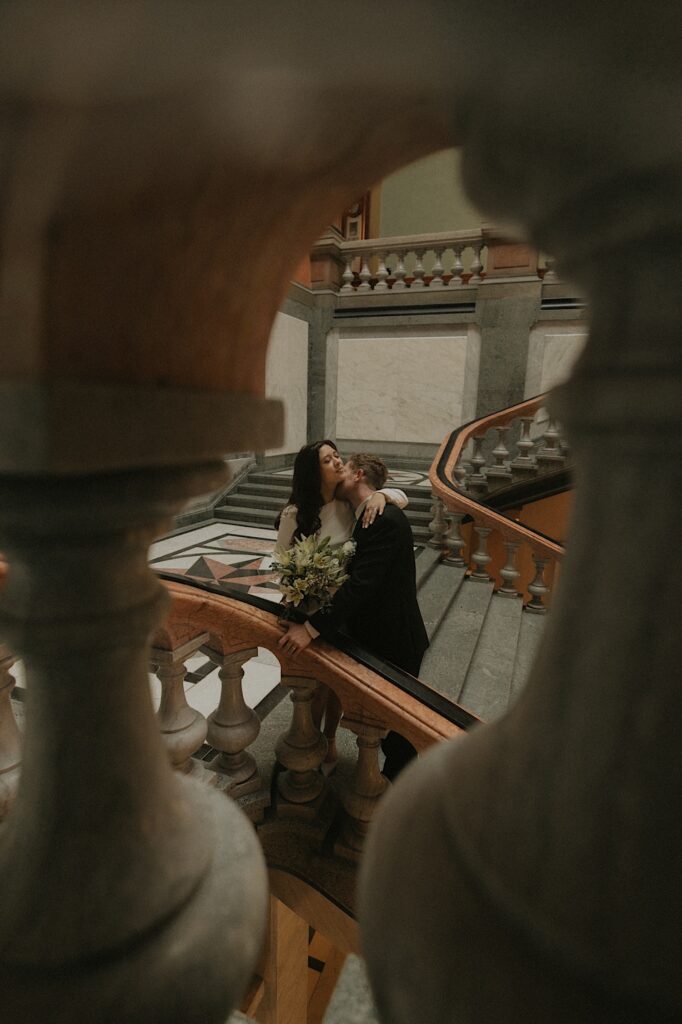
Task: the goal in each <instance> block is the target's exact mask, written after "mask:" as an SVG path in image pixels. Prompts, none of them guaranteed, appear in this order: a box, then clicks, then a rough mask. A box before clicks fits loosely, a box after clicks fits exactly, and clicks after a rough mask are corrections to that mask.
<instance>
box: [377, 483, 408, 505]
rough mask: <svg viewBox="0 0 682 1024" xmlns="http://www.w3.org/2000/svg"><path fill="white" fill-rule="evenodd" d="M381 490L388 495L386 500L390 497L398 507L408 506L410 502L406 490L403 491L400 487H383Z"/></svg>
mask: <svg viewBox="0 0 682 1024" xmlns="http://www.w3.org/2000/svg"><path fill="white" fill-rule="evenodd" d="M380 490H381V493H382V494H385V495H386V500H387V501H388V500H389V499H390V500H391V502H392V503H393V504H394V505H397V506H398V508H407V506H408V505H409V504H410V503H409V501H408V499H407V495H406V494H405V491H401V490H400V488H399V487H382V488H380Z"/></svg>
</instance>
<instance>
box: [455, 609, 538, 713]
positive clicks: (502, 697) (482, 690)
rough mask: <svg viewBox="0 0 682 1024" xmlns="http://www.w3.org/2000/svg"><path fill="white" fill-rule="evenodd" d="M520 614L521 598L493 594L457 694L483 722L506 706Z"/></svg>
mask: <svg viewBox="0 0 682 1024" xmlns="http://www.w3.org/2000/svg"><path fill="white" fill-rule="evenodd" d="M522 617H524V615H523V604H522V602H521V598H511V597H500V595H499V594H494V595H493V597H492V599H491V601H490V604H489V606H488V613H487V615H486V617H485V620H484V622H483V625H482V627H481V632H480V634H479V637H478V643H477V644H476V650H475V651H474V655H473V658H472V659H471V663H470V665H469V671H468V672H467V676H466V679H465V680H464V686H463V687H462V692H461V693H460V698H459V703H460V704H461V705H462V707H465V708H466V709H467V711H471V712H472V713H473V714H474V715H477V716H478V717H479V718H482V719H483V721H484V722H493V721H494V720H495V719H496V718H499V717H500V716H501V715H503V714H504V713H505V711H506V710H507V707H508V706H509V699H510V694H511V685H512V676H513V674H514V664H515V661H516V650H517V647H518V642H519V630H520V628H521V619H522ZM526 617H527V616H526Z"/></svg>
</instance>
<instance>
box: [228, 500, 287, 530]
mask: <svg viewBox="0 0 682 1024" xmlns="http://www.w3.org/2000/svg"><path fill="white" fill-rule="evenodd" d="M213 516H214V518H215V519H220V520H221V521H224V522H226V523H237V524H239V526H256V527H258V529H268V528H269V529H272V530H274V528H275V513H274V512H273V510H272V509H269V508H255V507H254V506H249V507H248V508H234V507H231V506H229V505H223V506H222V507H221V508H216V509H214V510H213Z"/></svg>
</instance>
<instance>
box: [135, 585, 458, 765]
mask: <svg viewBox="0 0 682 1024" xmlns="http://www.w3.org/2000/svg"><path fill="white" fill-rule="evenodd" d="M163 583H164V585H165V587H166V588H167V590H168V593H169V595H170V598H171V608H170V613H169V616H168V618H167V620H166V622H165V624H164V625H163V627H162V628H161V629H160V630H159V631H158V632H157V634H156V638H155V641H154V643H155V646H157V647H158V646H161V647H166V646H167V647H168V649H169V650H172V649H175V648H177V647H178V646H180V645H181V644H183V643H186V642H187V641H189V640H191V639H192V638H193V637H195V636H197V635H198V634H200V633H204V632H205V633H209V634H210V638H211V639H210V641H209V643H210V646H211V647H213V648H214V649H215V650H216V651H217V652H219V653H220V654H222V655H226V654H232V653H237V652H239V651H242V650H247V649H249V648H253V647H265V648H267V649H268V650H270V651H271V652H272V653H273V654H275V656H276V657H277V659H278V661H279V662H280V665H281V669H282V676H283V677H284V676H298V677H307V678H311V679H316V680H317V681H318V682H321V683H324V684H325V685H326V686H329V687H330V688H331V689H332V690H334V692H335V693H336V694H337V696H338V697H339V700H340V701H341V705H342V707H343V710H344V712H345V713H347V714H349V715H351V714H352V716H353V718H355V719H358V718H359V719H360V720H363V721H366V722H368V723H371V722H373V721H374V722H377V723H382V724H383V725H385V726H386V727H388V728H389V729H394V730H395V731H396V732H399V733H400V734H401V735H402V736H405V737H406V738H407V739H408V740H410V742H411V743H412V744H413V745H414V746H415V747H416V749H417V750H420V751H421V750H425V749H426V748H427V747H429V746H430V745H431V744H432V743H436V742H438V741H440V740H446V739H450V738H452V737H453V736H457V735H460V734H463V732H464V729H462V728H460V727H459V726H457V725H456V724H454V723H453V722H450V721H448V720H447V719H446V718H443V717H442V716H441V715H439V714H438V713H437V712H436V711H434V710H433V709H432V708H430V707H428V706H427V705H426V704H424V703H422V702H421V701H419V700H418V699H417V698H416V697H414V696H412V695H411V694H409V693H406V692H405V691H404V690H402V689H401V688H400V687H398V686H396V685H395V684H393V683H391V682H390V680H388V679H385V678H384V677H383V676H381V675H379V674H378V673H376V672H373V671H372V670H371V669H370V668H367V667H366V666H365V665H362V664H360V663H359V662H357V661H356V660H355V659H353V658H351V657H350V656H349V655H347V654H345V653H343V652H342V651H339V650H337V649H336V648H335V647H332V646H331V645H330V644H328V643H325V642H324V641H323V640H322V639H319V640H318V641H316V643H315V644H314V645H311V646H310V647H308V648H307V649H306V650H305V651H302V652H301V653H300V654H298V655H297V656H296V657H295V658H292V657H289V656H287V655H286V654H285V653H284V652H283V651H281V650H280V649H279V648H278V646H277V641H278V640H279V639H280V637H281V635H282V634H281V630H280V629H279V627H278V625H277V622H278V617H277V612H276V611H273V612H271V611H266V610H265V609H263V608H260V607H255V606H253V605H252V604H248V603H246V602H245V601H243V600H240V599H239V598H236V597H235V598H232V597H228V596H227V595H225V594H222V593H221V594H212V593H208V592H204V591H202V590H198V589H195V588H194V587H192V586H190V585H188V584H186V583H175V582H171V581H169V580H163ZM467 717H472V716H467Z"/></svg>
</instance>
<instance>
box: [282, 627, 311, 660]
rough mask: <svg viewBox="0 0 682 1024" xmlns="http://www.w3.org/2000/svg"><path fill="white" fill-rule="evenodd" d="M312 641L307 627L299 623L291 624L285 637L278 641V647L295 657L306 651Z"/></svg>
mask: <svg viewBox="0 0 682 1024" xmlns="http://www.w3.org/2000/svg"><path fill="white" fill-rule="evenodd" d="M312 639H313V638H312V637H311V635H310V633H309V632H308V630H307V629H306V628H305V626H303V625H301V624H300V623H299V622H290V623H289V624H288V625H287V627H286V633H285V634H284V636H282V637H280V639H279V640H278V641H277V645H278V646H279V647H281V648H282V650H283V651H286V653H287V654H291V655H295V654H298V652H299V651H304V650H305V649H306V647H307V646H308V644H309V643H311V642H312Z"/></svg>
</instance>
